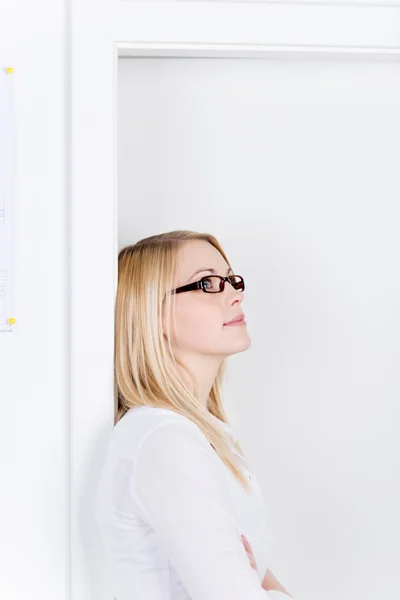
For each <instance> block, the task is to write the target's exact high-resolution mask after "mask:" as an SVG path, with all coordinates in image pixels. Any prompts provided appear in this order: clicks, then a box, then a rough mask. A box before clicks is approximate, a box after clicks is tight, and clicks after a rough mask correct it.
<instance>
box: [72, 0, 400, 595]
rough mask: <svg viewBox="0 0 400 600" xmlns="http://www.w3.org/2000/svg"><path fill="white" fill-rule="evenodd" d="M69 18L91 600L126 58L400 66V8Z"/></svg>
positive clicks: (85, 584)
mask: <svg viewBox="0 0 400 600" xmlns="http://www.w3.org/2000/svg"><path fill="white" fill-rule="evenodd" d="M70 17H71V38H70V43H71V54H70V63H69V67H70V85H71V93H70V119H71V129H70V140H69V142H70V159H69V168H70V186H71V188H70V191H71V195H70V211H71V212H70V215H69V226H70V319H71V321H70V324H71V327H70V355H69V358H70V448H69V451H70V472H69V487H70V557H71V563H70V568H71V600H88V598H95V597H96V599H100V596H101V594H103V593H104V592H103V591H102V590H97V592H96V593H95V592H94V590H93V583H92V582H93V577H95V576H96V573H97V571H98V568H99V564H98V563H97V562H96V560H97V558H96V557H97V553H98V547H97V545H98V543H99V539H98V537H97V535H96V533H95V526H94V522H93V518H94V517H93V515H92V513H93V511H92V508H91V500H92V498H93V493H94V491H95V487H96V483H97V478H98V475H99V471H100V467H101V458H102V452H104V449H105V446H104V444H103V443H102V442H101V443H99V439H103V440H104V439H105V434H106V433H108V432H110V431H111V429H112V426H113V411H114V407H113V402H112V398H113V392H114V389H113V353H114V301H115V294H116V288H117V277H118V272H117V254H118V243H117V233H118V232H117V175H116V174H117V143H116V142H117V140H116V135H117V131H116V130H117V84H118V80H117V77H118V60H119V58H120V57H123V56H130V57H139V56H154V57H172V56H184V57H195V56H196V57H199V56H206V57H222V56H224V57H244V58H246V57H247V58H254V57H260V58H279V59H282V60H284V59H285V58H296V59H301V60H305V59H308V58H312V59H320V60H327V59H332V58H334V59H336V60H355V59H357V60H360V61H361V60H362V61H370V60H374V61H376V60H384V61H399V60H400V1H399V2H392V3H389V2H385V3H383V2H369V3H367V2H361V1H360V0H358V1H357V0H353V2H351V3H350V2H349V3H346V2H341V1H337V2H328V3H321V4H317V3H314V4H312V3H310V2H304V3H302V2H295V1H292V2H279V3H278V2H245V1H244V2H217V1H216V2H214V3H209V2H205V3H204V2H190V3H186V2H183V1H181V2H156V3H154V2H151V1H148V2H134V1H131V2H130V1H123V0H98V1H96V2H95V1H94V0H71V15H70ZM88 157H89V159H88ZM92 221H93V224H92V225H91V226H90V227H88V226H87V224H88V223H91V222H92ZM96 449H98V450H96ZM96 453H97V454H96ZM92 551H93V554H92V555H91V552H92ZM101 600H103V596H101Z"/></svg>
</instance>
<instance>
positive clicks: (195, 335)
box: [176, 299, 223, 345]
mask: <svg viewBox="0 0 400 600" xmlns="http://www.w3.org/2000/svg"><path fill="white" fill-rule="evenodd" d="M176 320H177V329H176V333H177V340H178V342H179V343H182V344H184V345H186V343H190V344H191V345H193V344H194V345H196V342H197V343H198V344H201V343H204V342H206V341H207V340H210V339H213V338H215V336H218V335H220V334H221V331H222V328H223V315H222V311H221V309H220V308H219V307H218V306H217V304H212V303H211V302H209V303H207V302H204V301H203V302H201V301H197V299H196V301H191V302H186V303H183V302H182V304H181V306H179V307H177V314H176Z"/></svg>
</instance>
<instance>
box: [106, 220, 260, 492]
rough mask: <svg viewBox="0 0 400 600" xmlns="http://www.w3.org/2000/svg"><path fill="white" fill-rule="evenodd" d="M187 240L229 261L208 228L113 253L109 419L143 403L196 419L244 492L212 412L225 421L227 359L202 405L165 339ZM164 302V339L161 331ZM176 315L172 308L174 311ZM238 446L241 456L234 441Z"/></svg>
mask: <svg viewBox="0 0 400 600" xmlns="http://www.w3.org/2000/svg"><path fill="white" fill-rule="evenodd" d="M189 240H204V241H206V242H209V243H210V244H212V245H213V246H214V247H215V248H216V249H217V250H218V251H219V252H220V253H221V255H222V256H223V257H224V259H225V260H226V262H227V263H228V265H229V266H231V265H230V263H229V261H228V259H227V257H226V255H225V253H224V251H223V250H222V248H221V246H220V244H219V243H218V241H217V239H216V238H215V237H214V236H212V235H210V234H208V233H197V232H194V231H187V230H177V231H170V232H167V233H161V234H159V235H153V236H150V237H147V238H144V239H142V240H140V241H138V242H137V243H136V244H132V245H130V246H126V247H125V248H122V250H120V252H119V254H118V288H117V295H116V302H115V337H114V341H115V344H114V386H115V388H114V389H115V418H114V424H115V425H116V424H117V423H118V421H119V420H120V419H121V418H122V417H123V416H124V414H125V413H126V412H127V411H128V410H129V409H130V408H134V407H138V406H142V405H146V406H152V407H159V408H167V409H169V410H173V411H175V412H177V413H179V414H181V415H184V416H186V417H188V418H189V419H190V420H191V421H193V422H194V423H196V424H197V425H198V427H199V428H200V429H201V431H202V432H203V433H204V435H205V436H206V438H207V439H208V441H209V442H210V443H211V445H212V446H213V447H214V449H215V451H216V452H217V453H218V455H219V456H220V458H221V459H222V460H223V462H224V463H225V464H226V465H227V467H228V468H229V469H230V470H231V472H232V473H233V475H234V476H235V477H236V479H237V480H238V481H239V483H240V484H241V485H242V486H243V488H244V489H245V490H246V491H249V489H250V487H249V483H248V480H247V477H246V475H244V474H243V472H242V470H241V469H240V467H239V466H238V460H237V458H236V456H235V453H234V452H233V450H232V448H231V444H232V442H231V441H229V440H228V439H227V437H226V434H225V432H224V431H223V430H222V429H219V428H218V425H217V423H218V422H217V423H216V422H215V421H214V420H213V418H212V416H210V413H211V415H214V417H217V418H218V419H220V420H221V421H223V422H224V423H226V424H228V425H229V420H228V417H227V414H226V412H225V410H224V407H223V402H222V381H223V375H224V372H225V366H226V359H224V360H223V361H222V363H221V365H220V367H219V370H218V372H217V375H216V377H215V379H214V382H213V385H212V388H211V391H210V395H209V398H208V401H207V407H204V406H203V404H202V403H201V402H200V401H199V400H198V399H197V397H196V393H197V392H196V381H195V379H194V376H193V374H192V373H191V372H190V371H189V370H188V368H187V367H186V366H185V365H184V364H183V363H182V362H181V361H180V360H179V359H178V358H176V357H175V356H174V355H173V352H172V348H171V343H170V331H171V329H170V314H171V312H170V311H171V307H172V308H173V310H174V309H175V295H174V294H170V293H169V291H170V290H172V289H173V287H174V276H175V273H176V266H177V254H178V250H179V248H180V246H181V244H183V243H184V242H187V241H189ZM165 302H166V321H167V326H166V330H167V339H165V337H164V334H163V331H162V311H163V307H164V303H165ZM174 315H175V313H174ZM177 364H179V365H180V366H181V367H182V368H183V369H184V370H185V371H186V372H187V373H188V374H189V376H190V377H191V379H192V381H193V384H194V389H195V392H194V393H193V394H192V393H191V391H190V390H189V389H188V387H187V386H186V385H185V383H184V382H183V381H182V379H181V377H180V374H179V371H178V369H177ZM234 445H235V447H236V449H237V451H239V453H240V454H241V455H242V456H244V453H243V452H242V449H241V447H240V445H239V443H238V442H237V441H236V443H234Z"/></svg>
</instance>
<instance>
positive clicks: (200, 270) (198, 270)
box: [188, 267, 233, 281]
mask: <svg viewBox="0 0 400 600" xmlns="http://www.w3.org/2000/svg"><path fill="white" fill-rule="evenodd" d="M202 271H210V272H211V273H212V274H213V275H217V271H216V270H215V269H212V268H211V267H210V268H206V267H204V268H202V269H197V271H195V272H194V273H193V275H192V276H191V277H190V278H189V279H188V281H190V280H191V279H193V277H194V276H195V275H197V273H201V272H202ZM232 272H233V271H232V269H231V267H229V269H228V270H227V272H226V274H227V275H229V273H232Z"/></svg>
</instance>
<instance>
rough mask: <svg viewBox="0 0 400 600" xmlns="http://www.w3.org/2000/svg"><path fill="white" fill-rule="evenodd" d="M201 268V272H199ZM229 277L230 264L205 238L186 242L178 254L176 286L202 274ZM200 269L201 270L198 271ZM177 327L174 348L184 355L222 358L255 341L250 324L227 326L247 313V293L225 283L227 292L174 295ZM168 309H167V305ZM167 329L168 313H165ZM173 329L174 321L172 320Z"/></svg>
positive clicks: (195, 279) (201, 291)
mask: <svg viewBox="0 0 400 600" xmlns="http://www.w3.org/2000/svg"><path fill="white" fill-rule="evenodd" d="M200 269H201V271H199V270H200ZM207 269H215V271H216V274H217V275H222V276H224V277H225V276H226V275H228V274H233V275H236V273H228V269H229V265H228V264H227V263H226V261H225V259H224V258H223V257H222V255H221V254H220V253H219V252H218V250H217V249H216V248H214V246H212V245H211V244H210V243H209V242H206V241H204V240H190V241H188V242H185V243H184V244H183V245H182V246H181V248H180V250H179V254H178V268H177V278H176V280H175V286H174V287H175V288H177V287H180V286H183V285H186V284H188V283H193V282H195V281H199V280H200V279H201V278H202V277H205V276H207V275H213V274H214V273H211V272H210V270H207ZM196 271H199V272H198V273H195V272H196ZM174 298H175V302H176V328H175V330H174V329H172V332H171V334H172V339H171V343H172V347H173V349H174V350H175V352H177V354H178V355H179V356H180V357H184V356H185V355H187V354H191V355H193V354H197V355H208V356H210V355H214V356H218V357H220V358H221V359H222V358H225V357H227V356H229V355H231V354H236V353H237V352H242V351H243V350H247V348H249V346H250V344H251V340H250V337H249V334H248V332H247V325H245V324H244V325H241V326H227V325H225V323H227V322H228V321H231V320H232V319H234V318H235V317H237V316H239V315H241V314H242V313H243V308H242V302H243V298H244V292H241V291H239V290H235V289H234V288H233V286H232V285H231V284H230V283H228V282H225V289H224V291H223V292H220V293H217V294H212V293H206V292H203V290H201V289H197V290H190V291H186V292H182V293H179V294H175V295H174ZM164 310H165V308H164ZM163 323H164V331H166V327H165V313H164V316H163ZM171 328H173V323H172V321H171Z"/></svg>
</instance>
